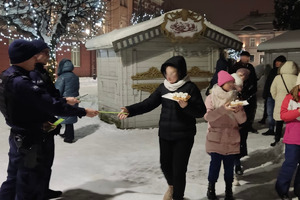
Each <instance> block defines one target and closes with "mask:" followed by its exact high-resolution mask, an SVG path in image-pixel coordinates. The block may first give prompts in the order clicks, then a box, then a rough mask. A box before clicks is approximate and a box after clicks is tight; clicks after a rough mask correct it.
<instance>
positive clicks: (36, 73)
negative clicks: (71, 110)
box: [29, 40, 79, 199]
mask: <svg viewBox="0 0 300 200" xmlns="http://www.w3.org/2000/svg"><path fill="white" fill-rule="evenodd" d="M32 44H33V45H34V46H35V47H36V48H37V49H38V52H39V53H38V54H37V63H36V64H35V69H34V70H33V71H31V72H30V74H29V76H30V78H31V79H32V81H33V83H34V84H36V85H37V86H39V87H40V88H42V89H45V90H46V91H47V92H48V93H49V94H50V95H51V96H52V97H53V98H56V99H62V101H63V102H67V103H68V104H70V105H74V104H76V103H79V101H78V100H76V98H74V97H68V98H62V97H61V95H60V93H59V90H57V89H56V88H55V85H54V83H53V82H52V80H51V77H50V75H49V73H48V71H47V70H46V69H45V68H44V66H45V65H46V64H47V62H48V61H49V53H50V48H49V46H48V45H47V44H46V43H45V42H44V41H43V40H33V41H32ZM56 120H57V118H56V117H55V116H53V115H49V119H48V121H50V122H54V121H56ZM60 128H61V125H59V126H57V127H56V129H54V130H53V131H51V132H49V134H48V135H47V138H46V140H45V143H46V144H47V145H46V148H47V153H48V154H47V155H48V158H47V161H48V162H47V164H48V165H47V175H46V176H45V178H46V182H47V184H46V186H45V187H46V195H47V198H48V199H53V198H58V197H60V196H61V195H62V192H61V191H54V190H51V189H49V182H50V177H51V172H52V170H51V168H52V165H53V160H54V151H55V150H54V147H55V144H54V135H58V134H59V132H60Z"/></svg>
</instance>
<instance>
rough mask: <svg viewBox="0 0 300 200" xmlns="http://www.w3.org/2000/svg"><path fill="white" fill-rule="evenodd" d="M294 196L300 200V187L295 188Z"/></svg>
mask: <svg viewBox="0 0 300 200" xmlns="http://www.w3.org/2000/svg"><path fill="white" fill-rule="evenodd" d="M294 194H295V195H296V197H298V199H299V200H300V185H299V186H296V187H294Z"/></svg>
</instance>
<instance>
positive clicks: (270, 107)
mask: <svg viewBox="0 0 300 200" xmlns="http://www.w3.org/2000/svg"><path fill="white" fill-rule="evenodd" d="M285 62H286V57H284V56H283V55H280V56H278V57H277V58H275V60H274V61H273V69H272V70H271V71H270V73H269V76H268V77H267V80H266V83H265V86H264V91H263V98H264V99H265V100H266V101H267V115H268V124H269V129H268V131H267V132H264V133H263V134H262V135H275V133H274V127H275V124H276V130H277V129H278V130H280V133H281V131H282V130H281V129H282V125H281V124H282V123H281V122H280V123H275V120H274V118H273V112H274V106H275V100H274V99H273V97H272V95H271V85H272V83H273V80H274V78H275V77H276V76H277V75H278V69H279V68H280V67H281V66H282V65H283V64H284V63H285ZM272 146H273V145H272Z"/></svg>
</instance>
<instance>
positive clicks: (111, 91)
mask: <svg viewBox="0 0 300 200" xmlns="http://www.w3.org/2000/svg"><path fill="white" fill-rule="evenodd" d="M241 47H242V43H241V42H240V41H239V39H238V37H237V36H235V35H234V34H231V33H230V32H228V31H226V30H224V29H221V28H219V27H217V26H215V25H213V24H211V23H210V22H208V21H206V20H205V19H204V18H203V17H202V16H201V15H199V14H198V13H195V12H192V11H188V10H182V9H179V10H174V11H170V12H168V13H165V14H164V15H162V16H160V17H157V18H154V19H152V20H149V21H146V22H143V23H139V24H136V25H133V26H130V27H126V28H122V29H118V30H114V31H112V32H110V33H107V34H104V35H101V36H97V37H95V38H93V39H91V40H89V41H87V43H86V48H87V49H88V50H97V78H98V95H99V101H98V105H99V109H100V110H105V111H120V108H121V107H123V106H126V105H131V104H134V103H137V102H140V101H142V100H144V99H145V98H147V97H148V96H149V95H150V93H151V92H152V91H154V90H155V88H156V87H157V86H158V85H159V84H160V83H162V82H163V77H162V75H161V73H160V67H161V65H162V63H163V62H164V61H166V60H167V59H169V58H170V57H172V56H174V55H182V56H184V57H185V58H186V61H187V66H188V73H189V74H190V76H191V79H192V81H194V82H195V83H196V84H197V85H198V87H199V88H205V87H207V86H208V81H209V80H210V78H211V75H212V74H211V72H213V71H214V68H215V65H216V61H217V59H218V57H219V49H220V48H232V49H236V50H240V49H241ZM160 109H161V108H160V107H158V108H157V109H155V110H153V111H152V112H150V113H147V114H144V115H141V116H138V117H132V118H128V119H126V120H125V121H120V120H118V119H117V117H116V115H112V114H101V115H100V117H101V119H102V120H104V121H106V122H111V123H115V124H116V126H117V127H119V128H149V127H157V126H158V120H159V114H160Z"/></svg>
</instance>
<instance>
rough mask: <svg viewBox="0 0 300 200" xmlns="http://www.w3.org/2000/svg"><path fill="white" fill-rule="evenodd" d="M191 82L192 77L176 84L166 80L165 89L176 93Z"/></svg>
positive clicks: (186, 77) (187, 77)
mask: <svg viewBox="0 0 300 200" xmlns="http://www.w3.org/2000/svg"><path fill="white" fill-rule="evenodd" d="M189 81H190V77H189V76H188V75H186V76H185V77H184V78H183V79H182V80H180V81H177V82H176V83H173V84H171V83H170V82H169V81H167V79H165V80H164V85H165V87H166V88H167V89H168V90H170V91H171V92H174V91H176V90H177V89H178V88H180V87H181V86H183V85H184V84H185V83H186V82H189Z"/></svg>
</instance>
